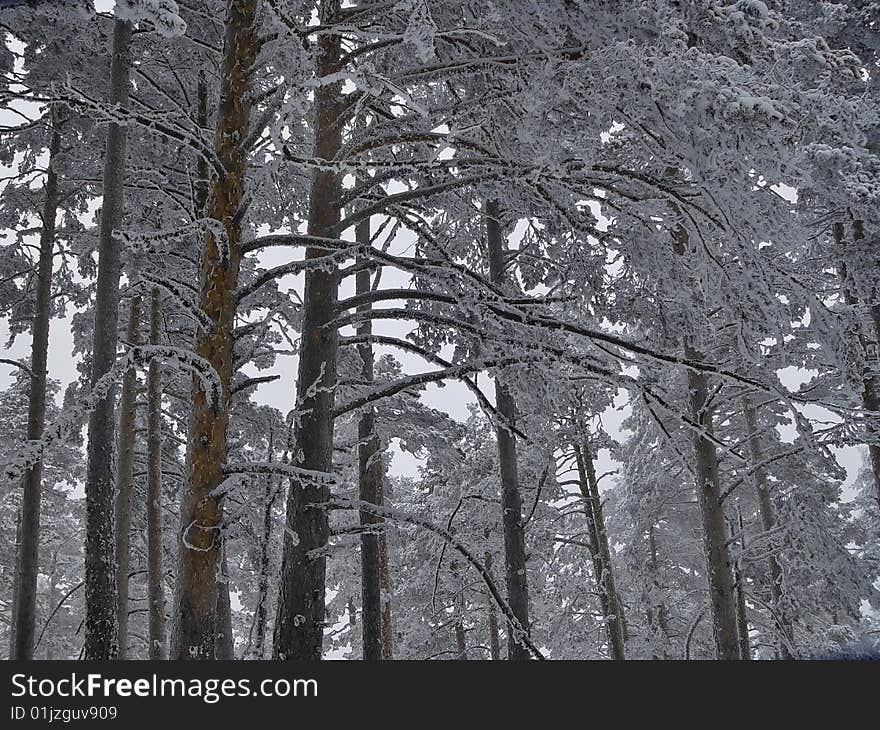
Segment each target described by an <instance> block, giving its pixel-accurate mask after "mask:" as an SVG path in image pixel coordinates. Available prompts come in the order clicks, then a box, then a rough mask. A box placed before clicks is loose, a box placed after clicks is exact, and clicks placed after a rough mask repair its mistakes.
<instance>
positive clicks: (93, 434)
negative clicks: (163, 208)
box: [85, 20, 132, 659]
mask: <svg viewBox="0 0 880 730" xmlns="http://www.w3.org/2000/svg"><path fill="white" fill-rule="evenodd" d="M131 36H132V26H131V24H130V23H128V22H126V21H124V20H116V22H115V23H114V25H113V61H112V64H111V67H110V103H111V104H114V105H119V106H123V107H124V106H126V105H127V104H128V77H129V65H130V49H129V44H130V42H131ZM125 157H126V128H125V125H120V124H110V126H109V129H108V131H107V148H106V152H105V155H104V199H103V203H102V206H101V228H100V233H99V237H98V282H97V288H96V291H95V326H94V340H93V343H92V377H91V384H92V385H93V386H94V385H95V383H96V382H97V381H98V380H99V379H100V378H101V377H103V376H104V375H105V374H106V373H107V372H108V371H109V370H110V368H112V367H113V364H114V363H115V362H116V343H117V325H118V317H119V275H120V272H121V256H120V247H119V245H118V244H117V242H116V241H114V240H113V229H114V228H116V227H117V226H118V225H119V224H120V223H121V222H122V214H123V200H124V193H125ZM115 395H116V388H115V387H111V388H110V390H109V391H108V393H107V396H106V397H105V398H104V399H103V400H101V401H100V402H99V403H98V404H97V405H96V406H95V408H94V409H93V410H92V412H91V414H90V417H89V445H88V468H87V473H86V556H85V591H86V596H85V598H86V618H85V658H86V659H114V658H116V655H117V653H118V650H119V642H118V626H117V623H116V603H117V598H116V572H115V570H114V567H115V565H116V555H115V552H116V550H115V547H116V546H115V541H114V539H113V517H114V515H113V511H114V510H113V501H114V500H113V436H114V431H115V427H116V419H115V414H114V412H113V411H114V408H113V406H114V402H115Z"/></svg>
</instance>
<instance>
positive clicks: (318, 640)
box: [273, 0, 343, 661]
mask: <svg viewBox="0 0 880 730" xmlns="http://www.w3.org/2000/svg"><path fill="white" fill-rule="evenodd" d="M338 12H339V2H338V0H323V2H322V3H321V6H320V10H319V20H320V22H322V23H327V24H332V22H333V21H334V19H335V18H336V16H337V14H338ZM340 44H341V38H340V36H339V35H338V34H335V33H325V34H324V35H322V36H321V37H320V39H319V40H318V56H317V64H316V65H317V68H316V76H317V78H324V77H327V76H330V75H332V74H334V73H336V72H337V71H338V69H339V57H340V53H341V45H340ZM340 89H341V82H338V81H336V82H333V83H328V84H323V85H321V86H319V87H318V88H317V89H315V110H316V111H315V145H314V146H315V157H318V158H321V159H325V160H332V159H334V157H335V156H336V154H337V152H338V150H339V148H340V146H341V140H342V124H343V115H342V114H341V111H342V110H341V104H340ZM338 191H339V180H338V175H337V173H336V172H335V171H333V170H329V169H321V170H315V171H314V172H313V174H312V189H311V198H310V205H309V221H308V234H309V235H311V236H319V237H335V234H336V230H335V229H336V225H337V223H338V222H339V213H340V211H339V204H338ZM326 254H327V251H326V250H325V249H322V248H318V247H315V246H309V247H307V248H306V252H305V257H306V259H307V260H309V259H314V258H318V257H321V256H324V255H326ZM337 288H338V273H337V270H336V268H335V267H332V266H330V265H329V264H328V266H327V267H322V268H310V269H308V270H307V271H306V274H305V293H304V296H303V302H304V312H303V331H302V338H301V340H300V343H301V344H300V353H299V373H298V379H297V397H296V407H297V410H298V424H297V428H296V439H295V443H296V446H295V448H294V450H293V453H294V456H293V464H294V466H297V467H300V468H303V469H309V470H311V471H315V472H323V473H329V472H330V471H331V469H332V467H333V413H332V411H333V399H334V389H335V386H336V351H337V343H338V334H337V331H336V328H335V327H332V326H329V325H330V323H331V322H332V320H333V318H334V316H335V314H336V312H335V309H336V299H337ZM328 494H329V492H328V489H327V486H326V485H324V484H322V483H320V482H318V481H314V480H308V481H306V480H298V479H293V480H291V484H290V489H289V491H288V496H287V516H286V527H287V529H286V530H285V534H284V549H283V554H282V563H281V585H280V595H279V598H278V611H277V616H276V620H275V635H274V642H273V643H274V646H273V656H274V658H276V659H289V660H300V661H302V660H307V661H308V660H319V659H320V658H321V651H322V643H323V635H324V613H325V606H324V589H325V579H326V570H327V559H326V557H325V556H324V555H323V553H322V552H321V551H322V550H323V549H324V547H325V546H326V544H327V539H328V537H329V523H328V518H327V513H326V510H323V509H314V508H311V505H312V504H315V503H321V502H324V501H326V499H327V496H328ZM294 535H295V536H296V538H295V539H294V537H293V536H294ZM311 551H318V552H316V553H314V554H312V555H310V553H311Z"/></svg>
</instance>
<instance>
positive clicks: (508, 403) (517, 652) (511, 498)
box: [486, 200, 531, 659]
mask: <svg viewBox="0 0 880 730" xmlns="http://www.w3.org/2000/svg"><path fill="white" fill-rule="evenodd" d="M486 242H487V245H488V250H489V278H490V279H491V281H492V283H493V284H496V285H498V286H499V287H501V288H506V286H507V276H506V274H505V269H506V263H505V249H506V247H505V245H504V240H503V237H502V234H501V224H500V221H499V208H498V203H497V201H494V200H490V201H488V202H487V203H486ZM495 403H496V408H497V410H498V414H499V416H500V417H501V418H502V419H503V423H499V424H498V426H497V428H496V429H495V431H496V438H497V441H498V463H499V466H500V470H501V510H502V522H503V525H504V567H505V577H506V581H507V600H508V602H509V603H510V607H511V608H512V609H513V612H514V614H515V615H516V617H517V619H519V622H520V624H521V625H522V627H523V628H524V629H525V630H526V631H528V630H529V587H528V583H527V576H526V548H525V537H524V535H523V524H522V496H521V495H520V491H519V477H518V474H517V455H516V438H515V437H514V435H513V432H512V430H511V427H513V426H514V425H515V424H516V404H515V403H514V400H513V397H512V396H511V395H510V392H509V391H508V389H507V388H506V387H505V386H504V384H503V383H502V382H501V379H500V377H497V376H496V378H495ZM507 635H508V642H507V658H508V659H529V658H530V657H531V655H530V653H529V650H528V649H527V648H526V646H525V645H524V644H522V643H520V642H519V641H517V640H516V638H515V632H513V631H508V632H507Z"/></svg>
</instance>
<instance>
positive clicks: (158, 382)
mask: <svg viewBox="0 0 880 730" xmlns="http://www.w3.org/2000/svg"><path fill="white" fill-rule="evenodd" d="M161 296H162V295H161V292H160V291H159V289H158V287H153V290H152V293H151V295H150V344H151V345H158V344H159V342H160V318H161V315H162V311H161V307H162V302H161ZM163 557H164V555H163V544H162V373H161V371H160V365H159V360H158V359H157V358H153V359H152V360H150V366H149V371H148V372H147V605H148V612H149V618H148V624H149V625H148V630H149V643H150V646H149V657H150V659H165V657H166V649H165V580H164V572H165V571H164V568H163V566H162V563H163Z"/></svg>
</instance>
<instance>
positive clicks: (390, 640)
mask: <svg viewBox="0 0 880 730" xmlns="http://www.w3.org/2000/svg"><path fill="white" fill-rule="evenodd" d="M378 486H379V494H378V498H379V502H378V504H381V505H385V487H384V483H383V481H382V480H379V485H378ZM379 588H380V590H381V591H382V658H383V659H384V660H385V661H390V660H391V659H393V658H394V636H393V634H392V630H393V625H392V623H391V574H390V571H389V569H388V535H387V533H386V532H385V531H384V530H383V531H382V533H381V534H380V535H379Z"/></svg>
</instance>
